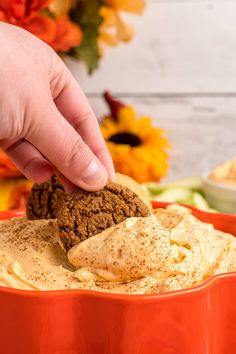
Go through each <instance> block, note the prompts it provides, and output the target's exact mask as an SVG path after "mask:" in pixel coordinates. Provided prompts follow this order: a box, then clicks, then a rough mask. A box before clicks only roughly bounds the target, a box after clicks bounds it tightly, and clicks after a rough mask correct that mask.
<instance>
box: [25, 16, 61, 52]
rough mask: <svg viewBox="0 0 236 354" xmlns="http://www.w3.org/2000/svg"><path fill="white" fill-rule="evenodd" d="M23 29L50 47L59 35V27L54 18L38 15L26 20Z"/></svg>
mask: <svg viewBox="0 0 236 354" xmlns="http://www.w3.org/2000/svg"><path fill="white" fill-rule="evenodd" d="M21 27H23V28H24V29H26V30H27V31H29V32H31V33H32V34H34V35H35V36H37V37H38V38H40V39H41V40H42V41H44V42H46V43H47V44H49V45H51V43H52V42H53V41H54V40H55V37H56V33H57V25H56V22H55V21H54V20H53V19H52V18H50V17H47V16H41V15H37V14H35V15H32V16H30V17H29V18H27V19H26V20H24V21H23V22H22V24H21Z"/></svg>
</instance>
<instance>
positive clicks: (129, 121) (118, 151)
mask: <svg viewBox="0 0 236 354" xmlns="http://www.w3.org/2000/svg"><path fill="white" fill-rule="evenodd" d="M101 131H102V134H103V137H104V139H105V140H106V143H107V147H108V149H109V151H110V153H111V156H112V159H113V162H114V165H115V169H116V171H117V172H120V173H123V174H126V175H129V176H130V177H132V178H134V179H135V180H136V181H137V182H139V183H143V182H147V181H159V180H160V178H161V177H163V176H165V175H166V173H167V169H168V152H167V151H168V149H169V148H170V145H169V142H168V139H167V138H166V137H165V131H164V130H163V129H159V128H154V127H153V126H152V121H151V118H149V117H141V118H136V117H135V111H134V109H133V108H132V107H123V108H121V109H120V110H119V112H118V119H117V121H115V120H114V119H113V118H112V117H106V118H105V119H104V121H103V122H102V124H101Z"/></svg>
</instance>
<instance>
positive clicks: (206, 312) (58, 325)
mask: <svg viewBox="0 0 236 354" xmlns="http://www.w3.org/2000/svg"><path fill="white" fill-rule="evenodd" d="M166 205H167V203H153V206H154V207H165V206H166ZM193 213H194V214H195V215H196V216H197V217H198V218H199V219H201V220H203V221H206V222H210V223H212V224H214V225H215V227H216V228H219V229H221V230H223V231H227V232H230V233H232V234H234V235H236V217H235V216H232V215H223V214H212V213H206V212H202V211H199V210H196V209H193ZM21 215H23V212H22V211H9V212H4V213H0V219H6V218H10V217H15V216H21ZM235 298H236V273H229V274H222V275H217V276H214V277H211V278H209V279H208V280H207V281H205V282H204V283H202V284H201V285H199V286H197V287H194V288H191V289H187V290H181V291H175V292H169V293H162V294H157V295H116V294H106V293H100V292H93V291H80V290H61V291H46V292H40V291H25V290H16V289H10V288H4V287H0V311H1V312H0V316H1V317H0V353H1V354H235V353H236V336H235V333H236V301H235Z"/></svg>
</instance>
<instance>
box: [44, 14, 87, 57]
mask: <svg viewBox="0 0 236 354" xmlns="http://www.w3.org/2000/svg"><path fill="white" fill-rule="evenodd" d="M81 40H82V31H81V29H80V27H79V26H78V25H76V24H74V23H72V22H71V21H70V20H69V17H68V16H66V15H64V16H61V17H59V18H58V19H56V36H55V38H54V40H53V41H52V43H50V45H51V46H52V47H53V48H54V49H55V50H56V51H59V50H61V51H64V52H67V51H68V50H70V49H71V48H73V47H75V46H78V45H79V44H80V43H81Z"/></svg>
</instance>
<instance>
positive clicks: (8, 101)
mask: <svg viewBox="0 0 236 354" xmlns="http://www.w3.org/2000/svg"><path fill="white" fill-rule="evenodd" d="M0 45H1V48H2V53H1V56H0V74H1V86H0V102H1V105H0V127H1V128H0V147H2V148H3V149H4V150H5V151H6V153H7V154H8V155H9V157H10V158H11V160H12V161H13V162H14V163H15V165H16V166H17V168H19V170H21V171H22V172H23V174H24V175H25V176H26V177H27V178H29V179H32V180H34V181H36V182H39V183H41V182H44V181H46V180H48V179H49V178H50V177H51V175H52V174H53V173H55V172H56V173H57V174H58V175H59V176H60V177H61V179H62V182H63V183H64V186H65V187H66V189H67V190H71V189H73V186H74V185H78V186H80V187H82V188H84V189H87V190H97V189H100V188H102V187H104V186H105V184H106V183H107V181H108V178H109V179H111V180H113V179H114V167H113V164H112V160H111V157H110V154H109V152H108V150H107V148H106V144H105V142H104V140H103V137H102V135H101V132H100V129H99V125H98V122H97V120H96V117H95V115H94V113H93V111H92V109H91V107H90V106H89V103H88V101H87V99H86V97H85V95H84V94H83V92H82V90H81V89H80V87H79V85H78V83H77V82H76V81H75V79H74V78H73V77H72V75H71V74H70V72H69V70H68V69H67V68H66V66H65V65H64V63H63V61H62V60H61V59H60V58H59V57H58V55H57V54H56V53H55V52H54V51H53V50H52V49H51V48H50V47H49V46H48V45H46V44H45V43H43V42H42V41H40V40H39V39H38V38H36V37H34V36H33V35H31V34H30V33H28V32H26V31H25V30H23V29H20V28H18V27H15V26H12V25H9V24H6V23H3V22H0Z"/></svg>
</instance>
